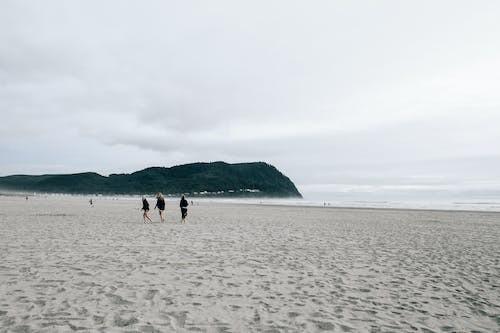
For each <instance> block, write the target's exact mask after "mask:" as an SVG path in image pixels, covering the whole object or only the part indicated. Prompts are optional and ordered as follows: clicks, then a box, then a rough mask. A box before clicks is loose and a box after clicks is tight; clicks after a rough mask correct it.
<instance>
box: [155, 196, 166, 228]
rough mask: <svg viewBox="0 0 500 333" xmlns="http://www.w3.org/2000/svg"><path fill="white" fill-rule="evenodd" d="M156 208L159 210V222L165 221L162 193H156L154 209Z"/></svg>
mask: <svg viewBox="0 0 500 333" xmlns="http://www.w3.org/2000/svg"><path fill="white" fill-rule="evenodd" d="M156 208H158V210H159V211H160V219H161V222H165V219H164V218H163V211H164V210H165V198H163V194H161V193H159V192H158V193H157V194H156V206H155V209H156Z"/></svg>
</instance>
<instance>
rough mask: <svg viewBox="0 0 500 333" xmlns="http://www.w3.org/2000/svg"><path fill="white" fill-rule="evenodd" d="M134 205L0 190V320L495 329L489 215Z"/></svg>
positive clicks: (16, 324)
mask: <svg viewBox="0 0 500 333" xmlns="http://www.w3.org/2000/svg"><path fill="white" fill-rule="evenodd" d="M140 206H141V203H140V200H137V202H136V201H130V200H105V199H98V200H95V205H94V207H92V208H91V207H90V206H89V204H88V202H87V200H86V199H85V198H72V197H67V198H66V197H65V198H57V197H48V198H43V197H36V198H31V199H30V200H28V201H25V200H24V199H22V198H16V197H0V228H1V233H0V258H1V262H0V332H31V331H33V332H71V331H80V332H86V331H102V332H124V331H126V332H169V331H181V332H190V331H202V332H247V331H256V332H283V331H288V332H304V331H309V332H318V331H335V332H356V331H372V332H389V331H392V332H401V331H406V332H408V331H417V332H440V331H450V332H453V331H473V330H476V331H482V332H494V331H497V332H498V331H500V214H497V213H481V212H475V213H472V212H445V211H441V212H438V211H405V210H369V209H334V208H306V207H285V206H281V207H280V206H259V205H236V204H215V203H200V205H195V206H193V207H190V211H189V216H188V223H187V224H185V225H180V224H178V222H179V221H180V212H179V209H178V207H177V202H175V203H174V202H167V211H166V216H167V223H166V224H160V223H153V224H143V223H142V216H141V212H140V211H139V208H140ZM151 215H152V217H153V220H154V221H155V222H158V221H159V217H158V216H157V215H156V214H155V212H154V211H152V214H151ZM173 222H177V224H174V223H173Z"/></svg>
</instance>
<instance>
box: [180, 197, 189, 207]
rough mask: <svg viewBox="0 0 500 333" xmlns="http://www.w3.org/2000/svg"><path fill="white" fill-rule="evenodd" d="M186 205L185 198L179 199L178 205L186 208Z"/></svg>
mask: <svg viewBox="0 0 500 333" xmlns="http://www.w3.org/2000/svg"><path fill="white" fill-rule="evenodd" d="M187 206H189V204H188V202H187V200H186V199H181V202H180V204H179V207H181V208H186V209H187Z"/></svg>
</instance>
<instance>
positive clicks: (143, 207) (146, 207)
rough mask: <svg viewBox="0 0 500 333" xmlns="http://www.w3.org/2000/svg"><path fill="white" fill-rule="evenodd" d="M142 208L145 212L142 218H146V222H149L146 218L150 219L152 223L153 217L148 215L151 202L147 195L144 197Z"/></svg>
mask: <svg viewBox="0 0 500 333" xmlns="http://www.w3.org/2000/svg"><path fill="white" fill-rule="evenodd" d="M142 210H143V211H144V214H142V218H143V219H144V223H147V222H146V219H148V220H149V223H152V222H153V221H151V219H150V218H149V216H148V212H149V202H148V200H147V199H146V198H145V197H142Z"/></svg>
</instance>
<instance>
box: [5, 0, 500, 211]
mask: <svg viewBox="0 0 500 333" xmlns="http://www.w3.org/2000/svg"><path fill="white" fill-rule="evenodd" d="M498 17H500V3H499V2H496V1H479V2H466V1H451V0H450V1H438V2H436V1H419V2H414V3H409V2H398V1H377V2H368V1H315V2H314V3H310V2H305V1H304V2H293V3H292V2H289V1H273V2H267V1H252V2H246V3H242V2H233V1H216V2H204V1H183V2H170V1H148V2H132V1H106V2H100V1H71V2H67V1H51V2H39V1H2V2H1V3H0V115H1V121H0V175H8V174H19V173H27V174H42V173H63V172H82V171H96V172H99V173H102V174H109V173H117V172H132V171H135V170H139V169H143V168H145V167H149V166H172V165H176V164H182V163H190V162H196V161H216V160H224V161H227V162H245V161H266V162H269V163H271V164H273V165H275V166H276V167H277V168H278V169H280V170H281V171H282V172H283V173H285V174H286V175H287V176H289V177H290V178H291V179H292V180H293V181H294V182H295V184H297V187H298V188H299V190H300V191H301V192H302V193H303V194H304V196H305V198H306V199H311V200H317V201H321V200H340V201H342V200H346V201H386V200H389V201H394V200H395V201H398V200H399V201H412V200H413V201H414V200H429V201H436V202H437V201H439V200H444V201H447V202H459V201H463V200H466V201H470V202H479V201H488V202H489V201H493V202H498V201H500V153H499V150H498V143H499V142H500V131H498V124H499V123H500V95H499V94H498V87H499V86H500V39H499V38H498V36H499V33H500V21H499V20H498Z"/></svg>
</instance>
